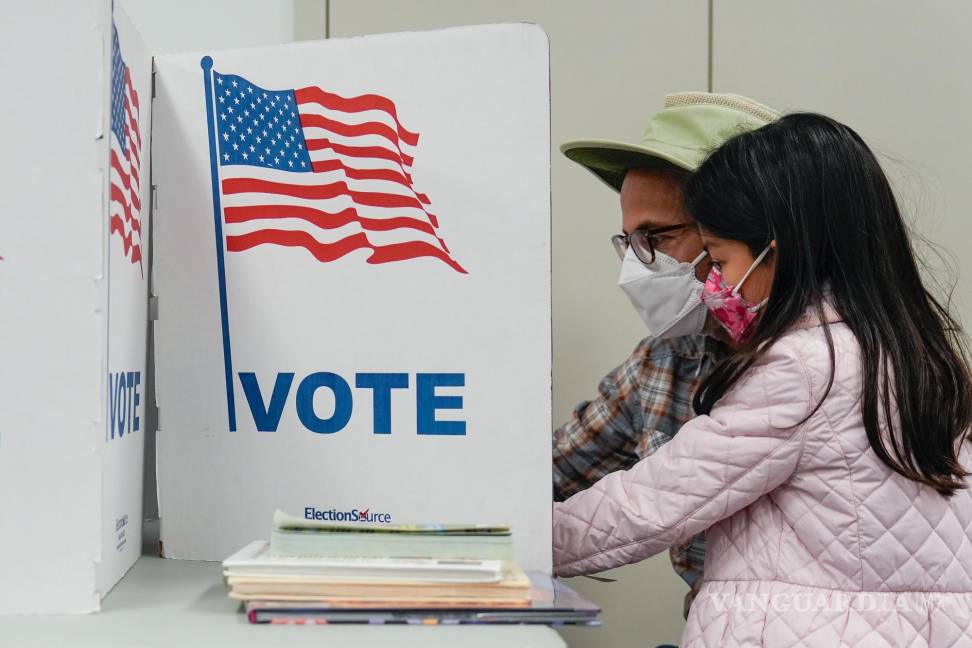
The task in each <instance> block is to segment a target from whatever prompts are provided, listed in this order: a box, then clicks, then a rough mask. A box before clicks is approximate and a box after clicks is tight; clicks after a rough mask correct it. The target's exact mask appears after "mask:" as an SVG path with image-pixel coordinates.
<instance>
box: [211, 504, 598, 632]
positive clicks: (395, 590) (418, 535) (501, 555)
mask: <svg viewBox="0 0 972 648" xmlns="http://www.w3.org/2000/svg"><path fill="white" fill-rule="evenodd" d="M223 573H224V575H225V577H226V581H227V583H228V584H229V586H230V598H233V599H238V600H241V601H243V602H244V606H245V609H246V612H247V616H248V618H249V620H250V622H252V623H300V624H305V623H317V624H324V623H369V624H384V623H409V624H425V625H435V624H440V623H441V624H460V623H544V624H565V623H569V624H583V625H598V624H599V621H598V614H599V612H600V610H599V609H598V608H597V607H596V606H594V605H592V604H590V603H588V602H586V601H583V599H580V598H579V597H578V596H577V595H576V594H574V593H573V592H572V591H570V590H568V589H567V588H565V587H564V586H563V585H562V584H561V583H557V582H555V581H553V580H552V579H550V578H549V577H547V576H545V575H543V574H539V573H538V574H532V573H531V574H530V575H528V574H526V573H524V571H523V570H521V569H520V567H519V566H518V565H517V564H516V562H514V561H513V542H512V534H511V532H510V529H509V528H508V527H501V526H480V525H387V524H386V525H370V524H355V523H330V522H321V521H316V520H305V519H302V518H297V517H294V516H291V515H287V514H285V513H282V512H280V511H277V512H276V513H275V514H274V527H273V531H272V534H271V540H270V542H266V541H256V542H252V543H250V544H249V545H247V546H246V547H244V548H243V549H241V550H240V551H238V552H237V553H235V554H234V555H233V556H231V557H229V558H228V559H226V561H224V563H223Z"/></svg>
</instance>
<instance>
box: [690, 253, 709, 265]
mask: <svg viewBox="0 0 972 648" xmlns="http://www.w3.org/2000/svg"><path fill="white" fill-rule="evenodd" d="M708 254H709V251H708V250H702V252H700V253H699V256H697V257H695V258H694V259H693V260H692V267H693V268H697V267H699V264H700V263H702V259H704V258H705V257H706V256H707V255H708Z"/></svg>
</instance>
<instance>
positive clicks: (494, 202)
mask: <svg viewBox="0 0 972 648" xmlns="http://www.w3.org/2000/svg"><path fill="white" fill-rule="evenodd" d="M155 69H156V79H155V83H156V85H155V87H156V100H155V111H154V122H153V129H152V141H153V155H152V159H153V183H154V184H155V185H156V186H157V202H156V208H155V211H154V216H155V229H154V232H155V248H154V249H155V262H154V287H155V292H156V295H157V297H158V321H157V322H156V323H155V335H156V338H155V342H156V366H157V397H158V403H159V412H160V414H159V417H160V429H159V432H158V445H157V450H158V456H157V462H158V478H159V504H160V517H161V520H162V523H161V524H162V544H163V550H164V554H165V555H166V556H168V557H174V558H194V559H206V560H218V559H222V558H224V557H225V556H227V555H228V554H229V553H231V552H232V551H234V550H236V549H238V548H239V547H241V546H242V545H244V544H245V543H246V542H248V541H250V540H254V539H259V538H265V537H267V534H268V531H269V522H270V518H271V515H272V513H273V511H274V509H277V508H279V509H283V510H286V511H289V512H291V513H294V514H297V515H301V516H305V517H309V518H313V519H325V520H334V521H350V522H355V521H360V522H372V523H379V524H381V523H403V522H443V523H458V522H479V523H506V524H510V525H512V527H513V530H514V541H515V544H516V555H517V559H518V560H519V561H520V563H521V564H522V566H523V567H524V568H528V569H530V568H532V569H547V570H549V568H550V563H551V556H550V537H549V536H550V515H551V507H550V488H551V475H550V362H551V353H550V187H549V166H550V162H549V150H550V142H549V80H548V43H547V38H546V36H545V35H544V33H543V32H542V31H541V30H540V29H539V28H538V27H535V26H532V25H526V24H513V25H492V26H481V27H466V28H456V29H448V30H442V31H436V32H428V33H407V34H389V35H380V36H370V37H364V38H352V39H344V40H330V41H320V42H310V43H298V44H292V45H286V46H279V47H268V48H260V49H247V50H237V51H226V52H208V53H207V52H204V53H199V54H185V55H175V56H163V57H157V58H156V60H155Z"/></svg>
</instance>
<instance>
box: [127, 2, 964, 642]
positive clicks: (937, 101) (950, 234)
mask: <svg viewBox="0 0 972 648" xmlns="http://www.w3.org/2000/svg"><path fill="white" fill-rule="evenodd" d="M121 1H122V3H123V4H124V6H125V8H126V9H127V10H128V11H129V12H130V13H131V14H132V17H133V19H134V20H135V21H136V24H137V25H138V26H139V28H140V30H141V31H142V33H143V36H144V37H145V39H146V41H147V43H148V45H149V48H150V50H151V51H153V52H156V53H161V52H170V51H182V50H192V49H214V48H225V47H238V46H248V45H256V44H269V43H280V42H286V41H289V40H302V39H308V38H323V37H326V36H330V37H345V36H355V35H361V34H369V33H379V32H386V31H401V30H421V29H434V28H440V27H448V26H454V25H464V24H476V23H487V22H502V21H524V20H525V21H530V22H535V23H537V24H539V25H540V26H542V27H543V28H544V29H545V30H546V31H547V33H548V34H549V36H550V52H551V84H552V98H551V102H552V108H551V115H552V120H553V123H552V135H553V142H554V144H555V146H556V145H557V144H559V143H560V142H562V141H564V140H567V139H573V138H578V137H586V136H597V137H608V138H617V139H629V140H635V141H636V140H637V139H638V138H639V136H640V133H641V130H642V128H643V127H644V123H645V121H646V119H647V117H648V115H649V114H650V113H651V112H652V111H653V110H655V109H657V108H658V107H659V106H660V105H661V100H662V97H663V96H664V95H665V94H666V93H668V92H674V91H678V90H690V89H692V90H694V89H703V90H704V89H707V88H710V89H712V90H714V91H718V92H736V93H741V94H746V95H749V96H752V97H754V98H757V99H759V100H761V101H763V102H764V103H767V104H769V105H772V106H775V107H777V108H780V109H783V110H788V111H789V110H817V111H821V112H824V113H827V114H830V115H832V116H834V117H836V118H838V119H840V120H842V121H845V122H847V123H849V124H850V125H851V126H853V127H854V128H856V129H857V130H858V131H859V132H861V134H862V135H863V136H864V137H865V138H866V139H868V141H869V142H870V143H871V144H872V146H873V147H874V148H875V149H876V150H878V152H879V153H881V154H882V155H883V161H884V163H885V165H886V168H887V169H888V170H889V171H890V172H891V175H892V177H893V178H894V180H895V182H896V186H897V189H898V191H899V196H900V198H901V200H902V203H903V204H904V206H905V208H906V211H907V212H908V214H909V217H910V218H911V220H912V222H913V225H914V228H915V230H916V231H917V232H918V233H920V234H922V235H924V236H925V237H927V238H928V239H930V240H931V241H932V242H934V243H938V244H941V245H942V249H943V250H944V251H945V252H946V253H947V254H950V255H951V258H952V260H953V261H954V263H955V266H956V267H955V271H956V272H959V273H960V275H959V276H961V277H962V279H961V280H960V281H959V283H958V285H957V290H956V293H955V297H956V300H957V306H958V312H959V314H960V315H962V319H963V320H964V321H966V322H968V321H972V320H970V317H969V316H970V315H972V313H970V312H969V309H970V308H972V298H970V297H972V295H970V293H969V291H970V289H972V282H970V280H969V278H968V276H967V275H968V274H969V272H972V261H970V259H972V255H970V254H969V253H968V252H967V251H966V246H967V245H968V244H969V243H970V242H972V218H970V216H969V211H970V208H972V183H969V182H968V181H967V180H966V178H965V175H966V168H967V160H968V157H969V156H968V153H969V152H970V150H969V149H970V143H972V110H970V108H972V84H969V83H968V79H967V73H966V65H967V64H966V61H968V60H969V55H970V54H972V51H970V50H972V45H969V42H968V38H967V35H968V34H969V33H970V30H972V6H969V5H968V4H967V3H960V2H954V1H946V0H933V1H930V2H925V3H912V2H906V1H905V0H895V1H892V2H889V1H887V0H852V1H849V2H848V1H847V0H817V1H816V2H813V3H807V2H798V1H797V0H784V1H781V0H681V1H679V2H675V1H673V0H605V1H602V2H597V3H594V2H590V1H586V2H585V1H581V0H465V1H462V2H457V1H455V0H451V1H450V0H243V1H239V0H208V1H207V2H206V3H198V2H191V1H190V0H166V1H165V2H162V1H161V0H121ZM202 7H204V8H202ZM470 127H471V128H474V127H475V125H472V124H471V125H470ZM470 155H475V151H470ZM551 173H552V181H553V232H554V234H553V236H554V241H553V250H554V258H553V269H554V277H553V286H554V288H553V290H554V294H553V306H554V310H553V313H554V322H553V325H554V394H553V396H554V398H553V403H554V419H555V421H563V420H565V419H566V418H567V416H568V415H569V413H570V410H571V408H572V407H573V406H574V405H575V404H576V403H577V402H578V401H580V400H583V399H585V398H589V397H591V396H592V395H593V394H594V393H595V389H596V385H597V381H598V380H599V379H600V378H601V377H602V376H603V375H604V373H605V372H607V371H608V370H610V369H611V368H612V367H613V366H615V365H616V364H618V363H619V362H620V361H621V360H623V359H624V358H625V357H626V356H627V354H628V353H629V351H630V350H631V349H632V348H633V347H634V345H635V344H636V343H637V342H638V340H639V339H640V337H641V334H642V327H641V324H640V320H639V319H638V318H637V315H636V314H635V313H634V311H633V310H632V309H631V307H630V305H629V304H628V303H627V300H626V299H625V297H624V296H623V294H622V293H621V292H620V291H619V290H618V289H617V288H615V287H614V283H615V281H616V278H617V272H618V264H617V260H616V257H615V256H614V252H613V251H612V250H611V247H610V245H609V243H608V237H609V236H610V235H611V234H613V233H615V232H616V231H617V230H618V228H619V213H618V206H617V196H616V194H614V193H613V192H611V191H610V190H608V189H607V188H605V187H604V186H603V185H602V184H600V183H599V182H597V181H596V180H595V179H594V178H593V177H592V176H590V175H589V174H587V173H586V172H585V171H583V170H582V169H579V168H577V167H576V166H575V165H573V164H572V163H570V162H568V161H567V160H565V159H564V158H563V157H562V156H560V154H559V152H556V151H555V152H554V155H553V166H552V170H551ZM926 252H927V250H926ZM936 265H941V264H936ZM963 270H964V272H962V271H963ZM889 280H893V277H889ZM147 427H149V428H150V429H154V427H153V426H147ZM148 441H149V443H148V446H149V451H148V453H147V458H146V461H147V464H148V465H147V468H148V470H147V471H146V475H147V483H146V511H147V513H148V514H150V515H151V514H152V513H153V511H155V508H154V492H155V491H154V482H153V481H152V479H151V477H152V475H153V474H154V470H153V466H154V454H153V453H152V451H151V447H152V446H153V444H152V443H151V440H148ZM605 576H608V577H610V578H615V579H617V582H615V583H598V582H595V581H592V580H588V579H573V581H572V583H571V584H572V585H573V586H574V587H576V588H577V589H579V590H581V591H583V592H584V593H586V594H587V595H588V596H590V597H591V598H593V599H595V600H597V601H598V602H599V603H600V604H601V605H602V606H603V607H604V620H605V627H604V628H601V629H599V630H566V631H564V633H563V634H564V636H565V638H566V639H567V640H568V642H569V643H570V645H572V646H579V647H585V646H602V645H605V646H654V645H656V644H659V643H663V642H672V643H675V642H676V641H677V639H678V636H679V634H680V632H681V627H682V620H681V604H682V603H681V602H682V596H683V595H684V592H685V586H684V585H683V584H682V583H681V581H680V580H679V579H678V578H677V577H676V576H675V575H674V574H673V573H672V571H671V568H670V566H669V563H668V557H667V555H662V556H656V557H655V558H652V559H650V560H647V561H645V562H643V563H641V564H639V565H634V566H629V567H624V568H621V569H617V570H613V571H612V572H609V573H607V574H605Z"/></svg>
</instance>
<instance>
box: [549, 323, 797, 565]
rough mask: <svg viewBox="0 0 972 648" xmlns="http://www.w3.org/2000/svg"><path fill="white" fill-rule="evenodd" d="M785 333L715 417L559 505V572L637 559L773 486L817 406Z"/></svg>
mask: <svg viewBox="0 0 972 648" xmlns="http://www.w3.org/2000/svg"><path fill="white" fill-rule="evenodd" d="M785 342H786V341H785V340H782V341H779V342H777V343H776V344H775V345H774V346H773V347H771V348H770V349H768V350H767V351H766V353H765V354H764V355H763V357H762V358H760V360H759V362H758V363H757V365H755V366H754V367H752V368H751V369H750V370H749V371H748V372H747V373H746V375H745V376H743V378H742V379H740V381H739V382H737V383H736V385H734V386H733V388H732V389H731V390H730V392H729V393H727V394H726V395H725V396H724V397H723V398H722V399H721V400H720V401H719V403H718V405H717V406H716V407H714V408H713V410H712V412H711V414H710V415H708V416H699V417H697V418H695V419H693V420H691V421H689V422H688V423H687V424H686V425H685V426H684V427H682V429H681V430H680V431H679V432H678V434H676V435H675V437H674V438H673V439H672V440H671V441H670V442H668V443H667V444H665V445H664V446H663V447H661V448H660V449H659V450H658V451H657V452H655V453H654V454H652V455H650V456H648V457H646V458H644V459H642V460H641V461H639V462H638V463H637V464H635V466H634V467H633V468H631V469H630V470H627V471H619V472H614V473H611V474H610V475H607V476H606V477H604V478H603V479H601V480H600V481H598V482H597V483H596V484H594V486H592V487H591V488H589V489H587V490H586V491H583V492H580V493H577V494H575V495H574V496H572V497H570V498H569V499H567V500H566V501H565V502H561V503H557V504H554V516H553V520H554V527H553V543H554V571H555V572H556V573H557V574H558V575H561V576H573V575H577V574H586V573H592V572H598V571H604V570H606V569H611V568H613V567H617V566H620V565H624V564H629V563H634V562H638V561H640V560H643V559H645V558H648V557H649V556H652V555H654V554H656V553H659V552H661V551H663V550H665V549H667V548H668V547H670V546H671V545H672V544H674V543H676V542H680V541H683V540H685V539H687V538H689V537H691V536H692V535H694V534H696V533H698V532H699V531H703V530H705V529H707V528H708V527H710V526H712V525H713V524H715V523H716V522H718V521H720V520H722V519H725V518H727V517H729V516H731V515H733V514H734V513H736V512H737V511H739V510H741V509H743V508H745V507H746V506H748V505H749V504H751V503H752V502H754V501H755V500H756V499H757V498H759V497H760V496H761V495H764V494H765V493H768V492H770V491H772V490H773V489H774V488H776V487H777V486H779V485H780V484H782V483H783V482H784V481H786V479H787V478H788V477H789V476H790V475H791V474H792V473H793V471H794V469H795V468H796V466H797V463H798V461H799V458H800V454H801V451H802V446H803V438H804V434H805V431H806V430H807V429H808V427H810V426H811V425H812V421H813V419H812V418H811V419H809V420H804V419H806V417H807V416H808V415H809V414H810V412H811V411H812V408H813V406H814V405H815V404H816V402H815V401H813V396H812V394H811V382H810V380H809V378H808V375H807V372H806V369H805V367H804V366H803V363H802V362H801V361H800V360H799V357H798V355H797V353H796V352H795V351H794V350H792V349H790V348H788V347H787V345H786V344H785Z"/></svg>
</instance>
